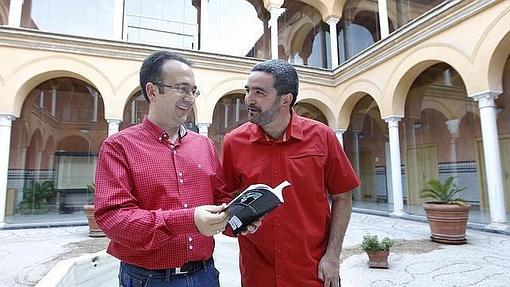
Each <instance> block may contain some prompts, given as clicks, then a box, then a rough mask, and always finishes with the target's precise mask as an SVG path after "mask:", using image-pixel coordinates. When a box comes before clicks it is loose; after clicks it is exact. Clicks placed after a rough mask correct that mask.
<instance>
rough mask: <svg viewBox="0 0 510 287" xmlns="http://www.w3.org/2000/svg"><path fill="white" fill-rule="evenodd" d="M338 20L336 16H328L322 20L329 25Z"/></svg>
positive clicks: (334, 23) (336, 22)
mask: <svg viewBox="0 0 510 287" xmlns="http://www.w3.org/2000/svg"><path fill="white" fill-rule="evenodd" d="M338 21H340V18H339V17H336V16H328V17H326V19H325V20H324V22H326V23H328V25H329V26H332V25H336V24H338Z"/></svg>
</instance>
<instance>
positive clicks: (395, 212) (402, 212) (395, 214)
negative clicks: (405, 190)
mask: <svg viewBox="0 0 510 287" xmlns="http://www.w3.org/2000/svg"><path fill="white" fill-rule="evenodd" d="M406 215H407V213H405V212H404V211H394V212H392V213H390V217H404V216H406Z"/></svg>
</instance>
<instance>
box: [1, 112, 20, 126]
mask: <svg viewBox="0 0 510 287" xmlns="http://www.w3.org/2000/svg"><path fill="white" fill-rule="evenodd" d="M16 118H17V117H16V115H15V114H11V113H0V126H3V127H10V126H11V125H12V121H13V120H14V119H16Z"/></svg>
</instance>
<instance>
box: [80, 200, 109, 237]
mask: <svg viewBox="0 0 510 287" xmlns="http://www.w3.org/2000/svg"><path fill="white" fill-rule="evenodd" d="M83 210H84V211H85V214H86V215H87V220H88V222H89V236H90V237H105V236H106V235H105V234H104V232H103V231H102V230H101V229H100V228H99V226H98V225H97V223H96V219H95V218H94V205H90V204H86V205H84V206H83Z"/></svg>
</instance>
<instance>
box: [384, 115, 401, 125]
mask: <svg viewBox="0 0 510 287" xmlns="http://www.w3.org/2000/svg"><path fill="white" fill-rule="evenodd" d="M403 118H404V116H401V115H389V116H386V117H383V120H384V121H385V122H387V123H388V126H389V127H398V122H400V120H401V119H403Z"/></svg>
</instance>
